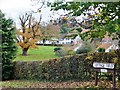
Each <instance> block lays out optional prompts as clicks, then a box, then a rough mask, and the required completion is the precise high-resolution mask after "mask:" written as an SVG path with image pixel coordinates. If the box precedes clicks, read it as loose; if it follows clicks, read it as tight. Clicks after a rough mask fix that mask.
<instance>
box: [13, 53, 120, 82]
mask: <svg viewBox="0 0 120 90" xmlns="http://www.w3.org/2000/svg"><path fill="white" fill-rule="evenodd" d="M113 58H118V55H117V54H116V53H113V52H112V53H92V54H83V55H74V56H66V57H62V58H59V59H51V60H49V61H15V62H14V65H15V77H16V79H37V80H49V81H65V80H78V81H83V80H87V81H88V80H94V78H95V77H94V76H95V71H94V69H93V62H104V63H105V62H107V63H113V60H112V59H113ZM116 65H117V69H118V70H119V71H120V59H119V58H118V61H117V63H116ZM119 74H120V73H119V72H117V75H119Z"/></svg>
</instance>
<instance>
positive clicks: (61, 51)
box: [54, 48, 67, 57]
mask: <svg viewBox="0 0 120 90" xmlns="http://www.w3.org/2000/svg"><path fill="white" fill-rule="evenodd" d="M54 52H55V54H56V55H57V56H59V57H62V56H65V55H67V52H66V51H64V50H63V49H62V48H54Z"/></svg>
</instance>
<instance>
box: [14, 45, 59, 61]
mask: <svg viewBox="0 0 120 90" xmlns="http://www.w3.org/2000/svg"><path fill="white" fill-rule="evenodd" d="M54 48H55V46H39V48H38V49H29V50H28V56H22V55H21V54H22V49H21V48H20V47H19V48H18V52H17V56H16V58H15V60H16V61H17V60H48V59H50V58H58V56H56V55H55V53H54Z"/></svg>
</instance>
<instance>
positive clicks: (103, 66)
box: [93, 62, 114, 69]
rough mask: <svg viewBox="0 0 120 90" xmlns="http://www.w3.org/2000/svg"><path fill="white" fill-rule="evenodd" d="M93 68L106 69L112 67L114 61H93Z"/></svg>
mask: <svg viewBox="0 0 120 90" xmlns="http://www.w3.org/2000/svg"><path fill="white" fill-rule="evenodd" d="M93 67H94V68H106V69H114V63H99V62H94V63H93Z"/></svg>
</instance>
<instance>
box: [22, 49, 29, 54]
mask: <svg viewBox="0 0 120 90" xmlns="http://www.w3.org/2000/svg"><path fill="white" fill-rule="evenodd" d="M27 51H28V48H23V53H22V55H23V56H27Z"/></svg>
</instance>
